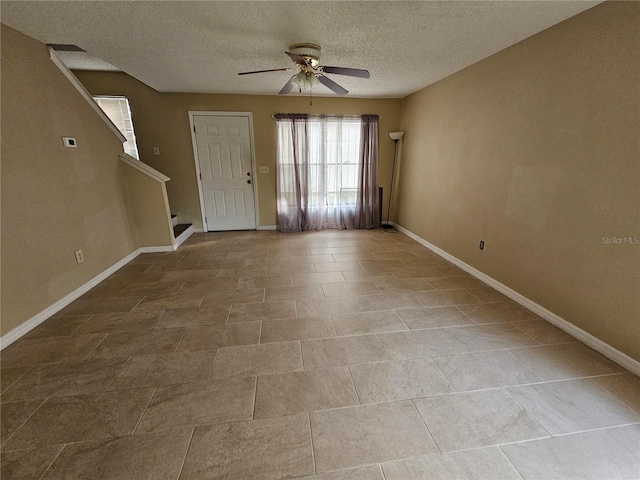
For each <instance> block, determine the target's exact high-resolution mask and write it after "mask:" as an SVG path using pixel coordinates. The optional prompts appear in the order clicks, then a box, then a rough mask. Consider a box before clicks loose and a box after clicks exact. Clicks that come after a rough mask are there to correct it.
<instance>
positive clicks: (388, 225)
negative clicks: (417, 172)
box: [382, 132, 404, 233]
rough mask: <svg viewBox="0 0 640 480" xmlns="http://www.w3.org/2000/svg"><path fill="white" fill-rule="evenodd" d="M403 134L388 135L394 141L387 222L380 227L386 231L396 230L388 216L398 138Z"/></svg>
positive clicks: (388, 213)
mask: <svg viewBox="0 0 640 480" xmlns="http://www.w3.org/2000/svg"><path fill="white" fill-rule="evenodd" d="M403 135H404V132H390V133H389V136H390V137H391V139H392V140H393V142H394V145H393V165H392V166H391V185H390V188H389V205H388V207H387V223H385V224H383V225H382V228H384V229H386V231H387V232H391V233H395V232H397V230H396V229H395V228H393V225H391V224H390V223H389V218H390V216H391V197H392V194H393V178H394V175H395V171H396V155H397V154H398V140H400V139H401V138H402V137H403Z"/></svg>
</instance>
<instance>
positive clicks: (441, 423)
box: [414, 389, 548, 452]
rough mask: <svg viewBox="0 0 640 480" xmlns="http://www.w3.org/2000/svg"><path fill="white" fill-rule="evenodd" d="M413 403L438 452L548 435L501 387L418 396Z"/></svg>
mask: <svg viewBox="0 0 640 480" xmlns="http://www.w3.org/2000/svg"><path fill="white" fill-rule="evenodd" d="M414 403H415V405H416V407H417V408H418V411H419V412H420V415H422V418H423V419H424V421H425V423H426V424H427V427H428V428H429V431H430V432H431V435H433V438H434V440H435V442H436V444H437V445H438V447H440V451H442V452H449V451H452V450H465V449H470V448H477V447H488V446H492V445H499V444H502V443H510V442H518V441H523V440H531V439H534V438H542V437H547V436H548V435H547V433H546V432H545V431H544V429H543V428H542V427H541V426H540V425H539V424H538V422H536V421H535V420H534V419H533V417H532V416H531V415H529V414H528V413H527V412H526V410H525V409H524V408H522V406H521V405H520V404H519V403H518V402H516V401H515V400H514V399H513V398H512V397H511V396H510V395H509V394H508V393H507V392H506V391H504V390H503V389H498V390H484V391H479V392H471V393H456V394H453V395H444V396H440V397H429V398H420V399H417V400H414Z"/></svg>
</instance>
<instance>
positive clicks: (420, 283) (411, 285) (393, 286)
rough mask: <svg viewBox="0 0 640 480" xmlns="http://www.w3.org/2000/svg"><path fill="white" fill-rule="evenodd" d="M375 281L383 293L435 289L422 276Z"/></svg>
mask: <svg viewBox="0 0 640 480" xmlns="http://www.w3.org/2000/svg"><path fill="white" fill-rule="evenodd" d="M374 283H375V284H376V286H377V287H378V289H379V290H380V291H381V292H382V293H392V292H400V293H411V292H422V291H426V290H433V287H432V286H431V285H429V284H428V283H427V282H426V281H425V280H423V279H422V278H397V279H393V280H391V279H387V280H376V281H375V282H374Z"/></svg>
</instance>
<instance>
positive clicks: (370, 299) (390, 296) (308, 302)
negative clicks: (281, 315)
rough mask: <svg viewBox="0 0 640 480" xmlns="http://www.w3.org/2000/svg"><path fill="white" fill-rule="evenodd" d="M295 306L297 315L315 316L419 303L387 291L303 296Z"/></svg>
mask: <svg viewBox="0 0 640 480" xmlns="http://www.w3.org/2000/svg"><path fill="white" fill-rule="evenodd" d="M296 306H297V309H298V317H317V316H320V315H340V314H345V313H361V312H378V311H384V310H394V309H398V308H411V307H418V306H420V303H419V302H418V301H417V300H416V299H415V298H414V297H413V295H410V294H406V293H387V294H381V295H360V296H357V297H336V298H305V299H301V300H296Z"/></svg>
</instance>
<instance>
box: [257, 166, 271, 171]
mask: <svg viewBox="0 0 640 480" xmlns="http://www.w3.org/2000/svg"><path fill="white" fill-rule="evenodd" d="M258 172H260V173H269V167H267V166H264V165H260V166H259V167H258Z"/></svg>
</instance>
